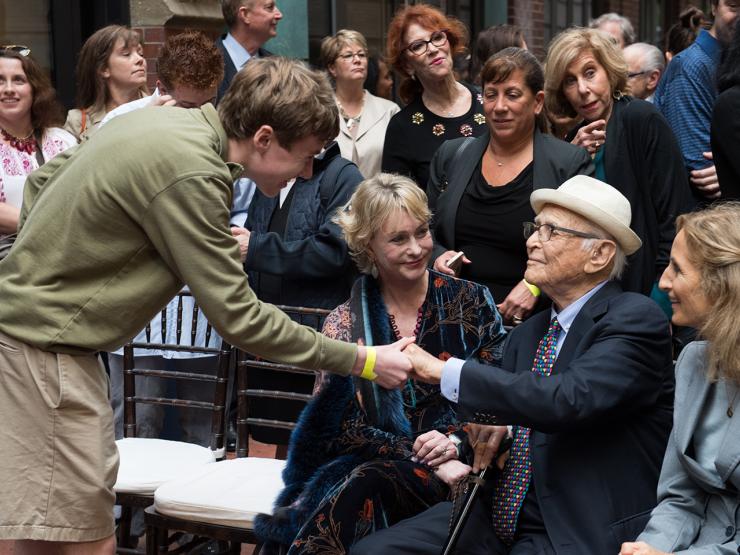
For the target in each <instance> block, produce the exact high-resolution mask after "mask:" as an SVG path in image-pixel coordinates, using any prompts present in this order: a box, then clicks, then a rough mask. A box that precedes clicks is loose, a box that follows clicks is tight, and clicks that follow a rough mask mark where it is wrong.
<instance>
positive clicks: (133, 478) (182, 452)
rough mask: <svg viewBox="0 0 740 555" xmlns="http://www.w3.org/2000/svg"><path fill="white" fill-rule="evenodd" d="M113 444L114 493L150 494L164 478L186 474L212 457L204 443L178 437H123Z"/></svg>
mask: <svg viewBox="0 0 740 555" xmlns="http://www.w3.org/2000/svg"><path fill="white" fill-rule="evenodd" d="M116 446H118V453H119V454H120V456H121V464H120V466H119V467H118V477H117V479H116V485H115V486H113V490H114V491H115V492H116V493H137V494H141V495H153V494H154V490H156V489H157V488H158V487H159V486H161V485H162V484H164V483H165V482H167V481H168V480H174V479H176V478H180V477H182V476H188V475H190V474H192V473H193V472H195V471H196V470H198V469H199V468H201V467H202V466H203V465H205V464H210V463H213V462H215V461H216V456H215V454H214V453H213V451H211V450H210V449H209V448H208V447H201V446H200V445H193V444H191V443H183V442H181V441H167V440H164V439H148V438H142V437H127V438H124V439H119V440H118V441H116Z"/></svg>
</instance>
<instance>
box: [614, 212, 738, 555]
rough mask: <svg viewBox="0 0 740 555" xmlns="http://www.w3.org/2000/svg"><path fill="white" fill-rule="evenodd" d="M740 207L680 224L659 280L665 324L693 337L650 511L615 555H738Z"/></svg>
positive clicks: (680, 370)
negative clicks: (667, 309) (665, 301)
mask: <svg viewBox="0 0 740 555" xmlns="http://www.w3.org/2000/svg"><path fill="white" fill-rule="evenodd" d="M738 221H740V203H737V202H732V203H726V204H720V205H716V206H713V207H711V208H708V209H706V210H704V211H701V212H695V213H692V214H687V215H684V216H680V217H679V218H678V220H677V222H676V227H677V229H678V234H677V235H676V240H675V241H674V243H673V249H672V250H671V263H670V265H669V266H668V268H667V269H666V271H665V272H664V273H663V277H662V278H661V279H660V287H661V288H662V289H664V290H665V291H666V292H667V293H668V297H669V298H670V300H671V304H672V305H673V323H674V324H677V325H681V326H691V327H694V328H696V329H697V330H698V332H699V337H700V338H701V340H700V341H695V342H694V343H691V344H689V345H688V346H687V347H686V348H685V349H684V350H683V351H682V353H681V356H680V358H679V359H678V363H677V364H676V401H675V405H674V413H673V431H672V432H671V436H670V439H669V440H668V448H667V450H666V454H665V459H664V461H663V470H662V471H661V475H660V481H659V482H658V506H657V507H656V508H655V509H654V510H653V512H652V515H651V516H650V521H649V522H648V525H647V527H646V528H645V531H644V532H643V533H642V534H640V536H639V538H637V539H638V540H639V541H637V542H630V543H625V544H623V545H622V549H621V551H620V554H621V555H666V554H667V553H679V552H680V553H687V554H690V553H696V554H697V555H699V554H700V553H702V554H704V553H707V554H709V553H712V554H716V555H725V554H726V555H730V554H736V553H738V546H739V545H740V497H738V491H740V465H738V461H740V326H738V325H737V314H738V312H740V226H738Z"/></svg>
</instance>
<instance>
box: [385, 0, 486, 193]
mask: <svg viewBox="0 0 740 555" xmlns="http://www.w3.org/2000/svg"><path fill="white" fill-rule="evenodd" d="M467 42H468V32H467V30H466V29H465V26H464V25H463V24H462V23H461V22H460V21H458V20H457V19H455V18H452V17H448V16H445V15H444V14H443V13H442V12H440V11H439V10H438V9H437V8H433V7H432V6H428V5H426V4H416V5H413V6H407V7H405V8H402V9H400V10H399V11H398V12H397V13H396V15H395V16H394V18H393V20H392V21H391V24H390V27H389V28H388V41H387V45H386V46H387V48H386V50H387V52H386V54H387V60H388V63H389V64H390V65H391V66H392V67H393V69H394V70H395V71H396V73H397V74H398V75H400V77H401V84H400V90H399V92H400V95H401V100H403V101H404V102H407V103H408V104H407V105H406V107H405V108H403V109H402V110H401V111H400V112H399V113H398V114H396V115H395V116H393V118H391V121H390V123H389V124H388V130H387V131H386V137H385V146H384V148H383V163H382V167H383V171H384V172H391V173H399V174H402V175H408V176H409V177H411V178H412V179H414V181H416V183H417V184H418V185H419V186H420V187H422V188H426V186H427V181H428V179H429V162H430V161H431V159H432V156H433V155H434V153H435V152H436V150H437V148H439V146H440V145H441V144H442V143H443V142H445V141H446V140H449V139H455V138H458V137H461V136H462V137H470V136H476V137H477V136H478V135H481V134H482V133H484V132H485V130H486V126H485V122H486V119H485V117H484V115H483V106H482V104H481V97H480V94H478V93H477V92H476V91H475V89H473V88H469V87H467V86H466V85H463V84H462V83H459V82H458V81H456V80H455V75H454V74H453V72H452V58H453V56H455V55H457V54H460V53H462V52H464V51H465V50H466V44H467Z"/></svg>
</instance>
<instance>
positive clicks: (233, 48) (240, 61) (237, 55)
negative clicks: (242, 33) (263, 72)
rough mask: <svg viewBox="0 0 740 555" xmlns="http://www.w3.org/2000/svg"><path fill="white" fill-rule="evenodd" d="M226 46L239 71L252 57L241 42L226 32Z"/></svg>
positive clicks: (224, 41)
mask: <svg viewBox="0 0 740 555" xmlns="http://www.w3.org/2000/svg"><path fill="white" fill-rule="evenodd" d="M223 43H224V48H225V49H226V52H228V53H229V57H230V58H231V61H232V62H234V67H236V70H237V71H239V70H240V69H241V68H242V67H243V66H244V64H246V63H247V62H248V61H249V59H250V58H251V57H252V56H250V55H249V52H247V49H246V48H244V47H243V46H242V45H241V44H239V42H238V41H237V40H236V39H235V38H234V36H233V35H232V34H231V33H226V38H225V39H224V40H223Z"/></svg>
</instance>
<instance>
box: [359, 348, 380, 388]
mask: <svg viewBox="0 0 740 555" xmlns="http://www.w3.org/2000/svg"><path fill="white" fill-rule="evenodd" d="M375 360H376V353H375V347H365V366H363V367H362V373H361V374H360V377H361V378H365V379H366V380H370V381H371V382H373V381H375V379H376V378H377V377H378V375H377V374H376V373H375V372H373V370H375Z"/></svg>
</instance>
